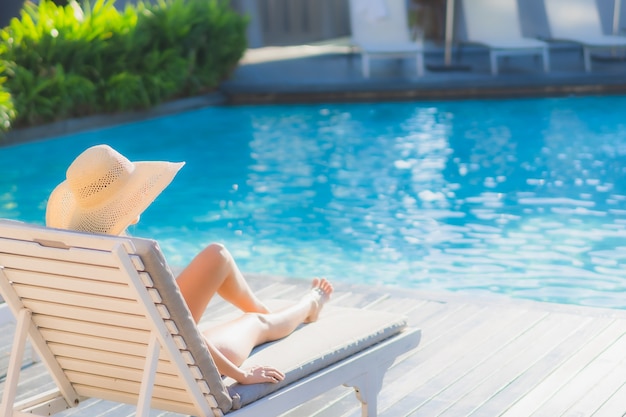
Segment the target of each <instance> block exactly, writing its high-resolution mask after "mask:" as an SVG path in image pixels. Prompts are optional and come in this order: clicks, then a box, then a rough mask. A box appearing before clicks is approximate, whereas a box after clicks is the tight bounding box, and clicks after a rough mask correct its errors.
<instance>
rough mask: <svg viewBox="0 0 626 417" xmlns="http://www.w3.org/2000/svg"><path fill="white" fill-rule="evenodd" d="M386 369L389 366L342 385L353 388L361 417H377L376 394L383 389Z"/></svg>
mask: <svg viewBox="0 0 626 417" xmlns="http://www.w3.org/2000/svg"><path fill="white" fill-rule="evenodd" d="M389 365H391V364H389ZM387 368H389V366H385V367H381V368H376V369H373V370H371V371H370V372H368V373H366V374H361V375H359V376H358V377H357V378H355V379H354V380H353V381H352V382H349V383H346V384H344V385H346V386H348V387H352V388H354V392H355V394H356V397H357V398H358V399H359V401H360V402H361V416H362V417H376V416H377V415H378V393H379V392H380V390H381V389H382V387H383V377H384V375H385V372H384V371H385V370H386V369H387Z"/></svg>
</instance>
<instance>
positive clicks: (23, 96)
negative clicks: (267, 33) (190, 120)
mask: <svg viewBox="0 0 626 417" xmlns="http://www.w3.org/2000/svg"><path fill="white" fill-rule="evenodd" d="M246 24H247V21H246V19H245V18H244V17H242V16H240V15H238V14H237V13H236V12H234V11H233V10H232V9H231V8H230V5H229V3H228V1H227V0H159V1H158V3H156V4H151V3H139V4H138V5H136V6H127V7H126V8H125V9H124V10H123V11H119V10H117V9H116V8H115V6H114V0H95V1H93V0H92V1H91V2H89V1H85V2H84V3H82V5H81V4H79V3H77V2H76V1H73V0H72V1H69V2H68V5H66V6H57V5H56V4H54V3H53V2H52V1H51V0H41V2H39V4H34V3H31V2H27V3H26V4H25V6H24V8H23V10H22V13H21V16H20V18H19V19H17V18H16V19H12V20H11V22H10V24H9V25H8V26H7V27H6V28H4V29H2V31H0V63H2V62H4V63H5V67H6V75H7V79H6V82H5V86H6V89H8V91H9V92H12V93H13V99H14V105H15V111H16V114H17V116H16V119H15V123H14V125H15V126H22V125H34V124H41V123H46V122H50V121H55V120H61V119H65V118H68V117H76V116H84V115H88V114H94V113H103V112H118V111H127V110H134V109H145V108H149V107H151V106H154V105H156V104H159V103H161V102H163V101H165V100H171V99H174V98H179V97H185V96H189V95H194V94H199V93H204V92H208V91H211V90H213V89H215V87H216V86H217V85H218V84H219V82H221V81H222V80H223V79H224V78H226V77H228V76H229V75H230V73H231V72H232V70H233V68H234V67H235V66H236V65H237V62H238V61H239V59H240V58H241V56H242V54H243V52H244V50H245V48H246V37H245V28H246ZM0 104H1V102H0Z"/></svg>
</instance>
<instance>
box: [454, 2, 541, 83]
mask: <svg viewBox="0 0 626 417" xmlns="http://www.w3.org/2000/svg"><path fill="white" fill-rule="evenodd" d="M462 6H463V13H464V15H465V26H466V30H467V41H466V42H468V43H474V44H479V45H483V46H485V47H487V48H489V59H490V66H491V73H492V74H494V75H496V74H498V58H499V57H501V56H511V55H529V54H532V55H540V56H541V57H542V58H543V70H544V72H549V71H550V57H549V47H548V44H547V43H546V42H543V41H540V40H537V39H531V38H527V37H524V36H523V35H522V29H521V26H520V22H519V12H518V10H517V0H462Z"/></svg>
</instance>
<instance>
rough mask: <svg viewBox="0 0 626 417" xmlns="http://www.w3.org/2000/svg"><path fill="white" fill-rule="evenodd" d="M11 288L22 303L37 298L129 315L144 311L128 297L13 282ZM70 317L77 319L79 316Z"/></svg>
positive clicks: (63, 304) (64, 304)
mask: <svg viewBox="0 0 626 417" xmlns="http://www.w3.org/2000/svg"><path fill="white" fill-rule="evenodd" d="M13 289H14V290H15V292H16V293H17V294H18V295H19V297H20V298H22V300H24V304H26V303H27V301H26V300H28V301H29V302H31V301H35V300H37V301H45V302H47V303H50V304H56V305H60V306H71V307H74V308H81V307H82V308H85V309H93V310H98V311H108V312H115V313H117V314H127V315H131V316H140V315H142V313H143V311H144V310H143V308H142V307H141V306H140V305H139V304H138V303H137V302H136V301H133V300H132V299H128V298H114V297H106V296H100V295H98V294H85V293H77V292H71V291H64V290H56V289H53V288H44V287H34V286H29V285H22V284H14V285H13ZM70 318H76V319H78V318H80V317H70Z"/></svg>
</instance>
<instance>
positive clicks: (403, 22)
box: [350, 0, 424, 78]
mask: <svg viewBox="0 0 626 417" xmlns="http://www.w3.org/2000/svg"><path fill="white" fill-rule="evenodd" d="M350 26H351V30H352V43H353V44H354V45H355V46H356V47H357V48H358V49H359V50H360V52H361V60H362V61H361V66H362V73H363V76H364V77H365V78H369V76H370V60H371V59H373V58H405V57H407V56H408V57H415V60H416V69H417V75H418V76H421V75H423V74H424V50H423V46H422V45H421V44H418V43H416V42H414V41H413V40H412V39H411V35H410V34H409V22H408V18H407V2H406V0H350Z"/></svg>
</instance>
